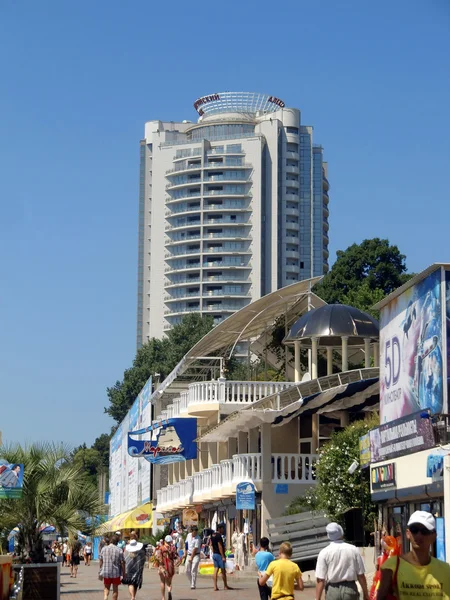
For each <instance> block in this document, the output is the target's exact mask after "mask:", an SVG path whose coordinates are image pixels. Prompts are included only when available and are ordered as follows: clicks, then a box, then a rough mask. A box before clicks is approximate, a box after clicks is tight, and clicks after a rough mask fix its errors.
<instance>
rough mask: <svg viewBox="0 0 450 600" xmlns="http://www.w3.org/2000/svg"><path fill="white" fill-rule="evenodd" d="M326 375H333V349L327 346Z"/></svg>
mask: <svg viewBox="0 0 450 600" xmlns="http://www.w3.org/2000/svg"><path fill="white" fill-rule="evenodd" d="M327 375H333V348H332V347H331V346H327Z"/></svg>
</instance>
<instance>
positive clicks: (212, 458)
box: [175, 442, 217, 467]
mask: <svg viewBox="0 0 450 600" xmlns="http://www.w3.org/2000/svg"><path fill="white" fill-rule="evenodd" d="M175 464H179V463H175ZM213 465H217V442H209V444H208V467H212V466H213Z"/></svg>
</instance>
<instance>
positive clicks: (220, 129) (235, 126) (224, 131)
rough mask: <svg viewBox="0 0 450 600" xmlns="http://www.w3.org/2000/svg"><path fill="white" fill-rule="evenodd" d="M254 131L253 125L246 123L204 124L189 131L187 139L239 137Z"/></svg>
mask: <svg viewBox="0 0 450 600" xmlns="http://www.w3.org/2000/svg"><path fill="white" fill-rule="evenodd" d="M252 133H255V126H254V125H249V124H247V123H229V124H223V125H205V126H204V127H198V128H197V129H193V130H192V131H189V132H188V134H187V138H188V140H191V141H199V140H209V139H216V138H221V137H228V138H229V137H231V136H236V137H241V136H246V135H250V134H252Z"/></svg>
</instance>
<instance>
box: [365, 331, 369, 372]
mask: <svg viewBox="0 0 450 600" xmlns="http://www.w3.org/2000/svg"><path fill="white" fill-rule="evenodd" d="M364 366H365V367H366V369H368V368H369V367H370V340H369V339H368V338H365V340H364Z"/></svg>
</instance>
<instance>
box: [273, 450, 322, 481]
mask: <svg viewBox="0 0 450 600" xmlns="http://www.w3.org/2000/svg"><path fill="white" fill-rule="evenodd" d="M318 458H319V455H318V454H272V459H273V461H272V481H273V482H274V483H311V482H313V481H315V479H316V463H317V460H318Z"/></svg>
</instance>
